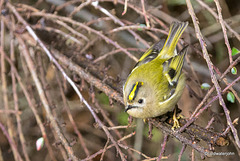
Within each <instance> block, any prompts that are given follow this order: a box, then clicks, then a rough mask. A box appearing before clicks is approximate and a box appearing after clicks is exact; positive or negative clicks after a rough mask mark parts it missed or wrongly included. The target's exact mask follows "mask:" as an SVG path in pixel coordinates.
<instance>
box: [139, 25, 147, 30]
mask: <svg viewBox="0 0 240 161" xmlns="http://www.w3.org/2000/svg"><path fill="white" fill-rule="evenodd" d="M139 26H140V28H138V31H142V30H143V29H142V28H141V27H146V25H145V24H140V25H139Z"/></svg>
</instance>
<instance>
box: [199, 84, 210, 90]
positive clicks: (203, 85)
mask: <svg viewBox="0 0 240 161" xmlns="http://www.w3.org/2000/svg"><path fill="white" fill-rule="evenodd" d="M210 87H211V86H210V85H209V84H208V83H203V84H202V85H201V88H202V89H204V90H208V89H209V88H210Z"/></svg>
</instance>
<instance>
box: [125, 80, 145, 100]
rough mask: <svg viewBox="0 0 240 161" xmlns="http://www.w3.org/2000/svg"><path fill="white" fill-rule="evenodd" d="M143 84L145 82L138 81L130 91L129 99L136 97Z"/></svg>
mask: <svg viewBox="0 0 240 161" xmlns="http://www.w3.org/2000/svg"><path fill="white" fill-rule="evenodd" d="M142 85H143V82H136V83H135V84H134V85H133V87H132V90H131V91H130V93H129V95H128V100H129V101H132V100H134V98H135V97H136V95H137V92H138V89H139V88H140V87H141V86H142Z"/></svg>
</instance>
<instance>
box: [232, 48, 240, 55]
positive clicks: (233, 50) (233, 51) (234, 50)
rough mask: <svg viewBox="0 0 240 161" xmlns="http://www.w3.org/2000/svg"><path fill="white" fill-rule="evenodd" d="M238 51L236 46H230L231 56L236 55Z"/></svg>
mask: <svg viewBox="0 0 240 161" xmlns="http://www.w3.org/2000/svg"><path fill="white" fill-rule="evenodd" d="M239 53H240V51H239V50H238V49H237V48H235V47H233V48H232V56H234V55H237V54H239Z"/></svg>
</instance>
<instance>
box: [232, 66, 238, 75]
mask: <svg viewBox="0 0 240 161" xmlns="http://www.w3.org/2000/svg"><path fill="white" fill-rule="evenodd" d="M231 72H232V74H234V75H236V74H237V68H236V67H232V69H231Z"/></svg>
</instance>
